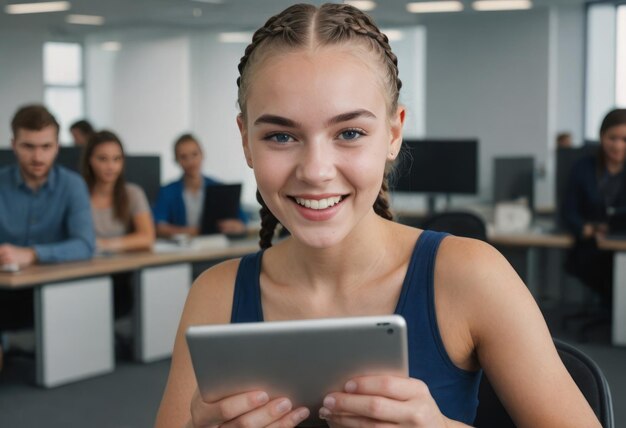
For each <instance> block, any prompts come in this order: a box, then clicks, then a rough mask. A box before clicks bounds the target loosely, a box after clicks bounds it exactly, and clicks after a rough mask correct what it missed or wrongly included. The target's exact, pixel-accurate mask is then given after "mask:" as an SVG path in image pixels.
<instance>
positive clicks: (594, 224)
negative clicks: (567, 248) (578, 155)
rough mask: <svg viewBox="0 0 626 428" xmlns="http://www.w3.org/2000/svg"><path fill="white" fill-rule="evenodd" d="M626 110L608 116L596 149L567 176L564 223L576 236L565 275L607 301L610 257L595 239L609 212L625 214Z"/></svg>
mask: <svg viewBox="0 0 626 428" xmlns="http://www.w3.org/2000/svg"><path fill="white" fill-rule="evenodd" d="M625 162H626V109H615V110H612V111H610V112H609V113H608V114H607V115H606V116H605V117H604V119H603V120H602V124H601V125H600V148H599V150H598V153H597V154H596V155H595V156H587V157H585V158H583V159H581V160H580V161H579V162H578V163H577V164H576V165H574V167H573V168H572V172H571V174H570V179H569V182H568V186H567V193H566V195H565V199H564V201H563V209H562V210H561V211H562V213H563V220H564V223H565V225H566V226H567V228H568V229H569V230H570V232H571V233H572V234H573V235H574V236H575V237H576V245H575V247H574V248H573V249H572V251H571V252H570V254H569V256H568V260H567V264H566V267H567V270H568V271H569V272H570V273H572V274H574V275H575V276H577V277H578V278H579V279H580V280H581V281H583V283H584V284H586V285H587V286H589V287H591V288H592V289H594V290H596V291H598V292H599V293H600V295H601V296H602V298H603V300H604V303H605V304H607V305H608V303H609V302H610V299H611V291H612V284H613V254H612V253H611V252H609V251H601V250H599V249H598V247H597V240H598V239H602V238H603V237H604V236H605V235H606V233H607V232H608V231H609V230H608V225H607V222H608V218H609V215H610V214H611V213H619V214H623V215H626V171H624V163H625Z"/></svg>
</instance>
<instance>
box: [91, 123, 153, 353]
mask: <svg viewBox="0 0 626 428" xmlns="http://www.w3.org/2000/svg"><path fill="white" fill-rule="evenodd" d="M81 169H82V172H83V177H84V178H85V181H86V182H87V187H88V189H89V193H90V194H91V208H92V212H93V222H94V226H95V230H96V248H97V250H98V251H99V252H101V253H117V252H123V251H132V250H149V249H150V248H151V247H152V244H154V239H155V236H154V235H155V232H154V221H153V220H152V213H151V212H150V205H149V204H148V199H147V198H146V194H145V193H144V191H143V190H142V189H141V187H139V186H137V185H136V184H133V183H126V181H125V180H124V148H123V147H122V142H121V141H120V139H119V138H118V137H117V136H116V135H115V134H114V133H112V132H110V131H101V132H98V133H95V134H94V135H93V136H92V137H91V138H90V139H89V141H88V142H87V146H86V147H85V151H84V153H83V159H82V168H81ZM112 279H113V307H114V308H115V318H120V317H122V316H125V315H127V314H128V313H130V311H131V310H132V308H133V301H134V299H133V289H132V285H131V284H132V277H131V276H130V275H129V274H126V273H121V274H116V275H112ZM116 344H120V345H121V343H120V342H118V343H116Z"/></svg>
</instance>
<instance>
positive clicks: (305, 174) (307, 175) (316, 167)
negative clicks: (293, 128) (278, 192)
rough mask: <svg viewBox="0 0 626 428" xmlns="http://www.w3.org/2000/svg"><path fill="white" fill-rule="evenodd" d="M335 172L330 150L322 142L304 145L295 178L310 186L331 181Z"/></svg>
mask: <svg viewBox="0 0 626 428" xmlns="http://www.w3.org/2000/svg"><path fill="white" fill-rule="evenodd" d="M336 172H337V170H336V168H335V159H334V156H333V150H332V149H331V148H329V147H327V145H326V144H324V143H323V142H313V143H311V144H305V146H304V148H303V151H302V154H301V156H300V160H299V162H298V168H297V170H296V178H298V179H299V180H301V181H304V182H307V183H310V184H318V183H323V182H325V181H329V180H332V179H333V178H335V176H336Z"/></svg>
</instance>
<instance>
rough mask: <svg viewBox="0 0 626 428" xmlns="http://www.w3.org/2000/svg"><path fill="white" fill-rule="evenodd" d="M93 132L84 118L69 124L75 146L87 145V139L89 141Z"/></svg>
mask: <svg viewBox="0 0 626 428" xmlns="http://www.w3.org/2000/svg"><path fill="white" fill-rule="evenodd" d="M95 132H96V131H95V130H94V129H93V126H91V123H89V122H87V121H86V120H85V119H83V120H79V121H77V122H74V123H73V124H72V125H71V126H70V133H71V134H72V138H73V139H74V145H75V146H85V145H87V141H89V139H90V138H91V136H92V135H93V134H95Z"/></svg>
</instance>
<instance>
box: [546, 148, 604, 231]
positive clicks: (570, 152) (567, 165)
mask: <svg viewBox="0 0 626 428" xmlns="http://www.w3.org/2000/svg"><path fill="white" fill-rule="evenodd" d="M599 150H600V145H599V144H585V145H584V146H581V147H567V148H559V149H557V151H556V180H554V181H555V186H556V188H555V202H556V212H557V215H559V217H560V213H561V207H562V205H563V199H564V198H565V193H566V192H567V184H568V182H569V179H570V174H571V172H572V167H573V166H574V165H575V164H576V163H577V162H578V161H579V160H580V159H582V158H583V157H586V156H591V155H595V154H597V153H598V151H599ZM557 222H560V218H558V219H557Z"/></svg>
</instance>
